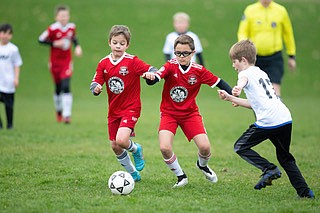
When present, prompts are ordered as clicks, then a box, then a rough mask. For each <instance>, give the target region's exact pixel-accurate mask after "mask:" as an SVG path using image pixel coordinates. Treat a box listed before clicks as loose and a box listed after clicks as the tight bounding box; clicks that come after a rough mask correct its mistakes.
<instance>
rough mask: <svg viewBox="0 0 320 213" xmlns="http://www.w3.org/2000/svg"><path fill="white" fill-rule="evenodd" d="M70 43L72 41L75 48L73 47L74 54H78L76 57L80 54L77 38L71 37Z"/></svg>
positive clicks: (80, 49)
mask: <svg viewBox="0 0 320 213" xmlns="http://www.w3.org/2000/svg"><path fill="white" fill-rule="evenodd" d="M72 43H73V45H74V47H75V49H74V53H75V55H76V56H78V57H80V56H82V48H81V46H80V43H79V40H78V38H77V37H75V36H74V37H73V38H72Z"/></svg>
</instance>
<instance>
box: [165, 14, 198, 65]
mask: <svg viewBox="0 0 320 213" xmlns="http://www.w3.org/2000/svg"><path fill="white" fill-rule="evenodd" d="M189 26H190V16H189V15H188V14H187V13H184V12H178V13H176V14H174V16H173V27H174V29H175V31H174V32H171V33H169V34H168V35H167V36H166V41H165V43H164V46H163V49H162V51H163V54H164V56H165V60H166V61H168V60H170V59H172V58H175V57H176V56H175V54H174V47H173V46H174V41H175V40H176V39H177V38H178V37H179V36H180V35H188V36H190V37H191V38H193V40H194V45H195V54H194V55H193V56H192V61H193V62H196V60H198V64H201V65H204V59H203V54H202V52H203V49H202V45H201V41H200V39H199V37H198V35H197V34H195V33H194V32H192V31H190V30H189Z"/></svg>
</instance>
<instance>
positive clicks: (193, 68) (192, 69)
mask: <svg viewBox="0 0 320 213" xmlns="http://www.w3.org/2000/svg"><path fill="white" fill-rule="evenodd" d="M174 54H175V55H176V58H174V59H171V60H170V61H168V62H167V63H166V64H164V65H163V66H162V68H161V69H160V70H159V71H157V72H156V78H155V80H153V81H151V80H147V83H148V84H150V85H152V84H155V83H157V82H158V81H160V80H161V79H164V80H165V83H164V87H163V91H162V101H161V105H160V112H161V120H160V126H159V142H160V150H161V153H162V156H163V158H164V162H165V163H166V165H167V166H168V167H169V169H170V170H171V171H172V172H173V173H174V174H175V175H176V176H177V179H178V180H177V182H176V183H175V184H174V186H173V187H182V186H184V185H186V184H187V183H188V178H187V175H186V174H185V173H184V171H183V170H182V168H181V166H180V164H179V162H178V158H177V156H176V155H175V153H174V152H173V149H172V146H173V138H174V135H175V134H176V130H177V128H178V126H180V127H181V129H182V131H183V132H184V134H185V135H186V137H187V139H188V141H191V140H192V139H193V140H194V142H195V144H196V146H197V147H198V150H199V152H198V160H197V162H196V166H197V168H198V169H200V171H201V172H202V173H203V174H204V175H205V177H206V178H207V179H208V180H209V181H210V182H212V183H216V182H217V181H218V177H217V175H216V174H215V172H214V171H213V170H212V169H211V168H210V167H209V166H208V162H209V159H210V158H211V151H210V141H209V138H208V136H207V133H206V130H205V128H204V124H203V120H202V116H201V115H200V113H199V109H198V106H197V104H196V96H197V95H198V93H199V90H200V87H201V85H202V84H207V85H209V86H210V87H212V88H214V87H215V86H218V87H219V88H220V89H224V90H226V91H229V92H230V93H231V87H230V86H229V85H228V84H227V83H226V82H225V81H223V80H222V79H220V78H219V77H217V76H215V75H214V74H212V73H211V72H210V71H209V70H207V69H206V68H204V67H203V66H202V65H199V64H196V63H194V62H192V57H193V55H194V54H195V45H194V41H193V39H192V38H191V37H190V36H188V35H180V36H179V37H178V38H177V39H176V40H175V42H174Z"/></svg>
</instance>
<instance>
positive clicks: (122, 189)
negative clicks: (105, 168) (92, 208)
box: [108, 171, 134, 195]
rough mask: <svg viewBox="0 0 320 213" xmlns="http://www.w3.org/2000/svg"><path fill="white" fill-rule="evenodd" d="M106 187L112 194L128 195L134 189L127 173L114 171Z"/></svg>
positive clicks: (131, 179)
mask: <svg viewBox="0 0 320 213" xmlns="http://www.w3.org/2000/svg"><path fill="white" fill-rule="evenodd" d="M108 187H109V189H110V190H111V192H112V194H116V195H128V194H130V193H131V192H132V190H133V189H134V180H133V178H132V176H131V175H130V174H129V173H128V172H125V171H116V172H115V173H113V174H112V175H111V176H110V178H109V181H108Z"/></svg>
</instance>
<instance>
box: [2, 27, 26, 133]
mask: <svg viewBox="0 0 320 213" xmlns="http://www.w3.org/2000/svg"><path fill="white" fill-rule="evenodd" d="M12 33H13V30H12V26H11V25H10V24H3V25H1V26H0V102H3V103H4V105H5V111H6V116H7V129H12V128H13V104H14V93H15V91H16V87H18V85H19V75H20V66H21V65H22V59H21V56H20V53H19V49H18V47H17V46H16V45H14V44H13V43H11V42H10V41H11V39H12ZM0 129H2V121H1V118H0Z"/></svg>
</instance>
